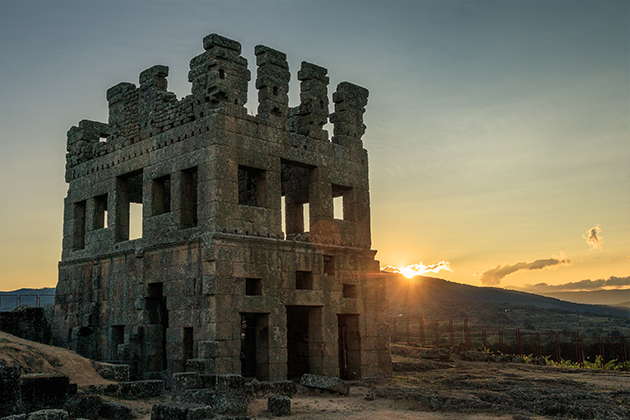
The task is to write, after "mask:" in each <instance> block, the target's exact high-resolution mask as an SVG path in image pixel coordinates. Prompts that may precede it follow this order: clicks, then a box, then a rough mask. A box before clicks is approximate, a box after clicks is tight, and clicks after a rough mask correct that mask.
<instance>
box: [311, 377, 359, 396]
mask: <svg viewBox="0 0 630 420" xmlns="http://www.w3.org/2000/svg"><path fill="white" fill-rule="evenodd" d="M300 385H304V386H306V387H309V388H318V389H325V390H327V391H332V392H336V393H338V394H341V395H348V394H349V393H350V385H349V384H348V383H347V382H346V381H344V380H342V379H339V378H334V377H330V376H321V375H314V374H312V373H305V374H304V375H302V378H301V379H300Z"/></svg>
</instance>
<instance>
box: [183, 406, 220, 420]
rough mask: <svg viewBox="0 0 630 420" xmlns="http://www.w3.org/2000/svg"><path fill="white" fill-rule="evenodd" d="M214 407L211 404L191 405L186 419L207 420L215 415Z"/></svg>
mask: <svg viewBox="0 0 630 420" xmlns="http://www.w3.org/2000/svg"><path fill="white" fill-rule="evenodd" d="M213 410H214V409H213V408H212V406H210V405H205V406H201V407H196V406H195V407H190V408H189V409H188V414H187V416H186V420H205V419H211V418H213V417H214V413H213Z"/></svg>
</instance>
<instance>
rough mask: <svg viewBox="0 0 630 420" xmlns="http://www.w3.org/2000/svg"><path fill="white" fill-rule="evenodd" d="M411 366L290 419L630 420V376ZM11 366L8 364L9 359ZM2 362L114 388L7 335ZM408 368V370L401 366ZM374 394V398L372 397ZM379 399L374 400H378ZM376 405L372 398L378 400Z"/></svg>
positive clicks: (63, 356) (143, 412) (303, 408)
mask: <svg viewBox="0 0 630 420" xmlns="http://www.w3.org/2000/svg"><path fill="white" fill-rule="evenodd" d="M393 359H394V362H395V363H401V362H406V364H405V365H404V366H405V367H406V370H405V371H404V372H395V373H394V376H393V377H392V378H390V379H387V380H375V381H360V382H356V383H353V386H352V390H351V393H350V395H349V396H347V397H342V396H338V395H333V394H328V393H325V392H313V391H305V390H304V389H303V392H300V393H298V395H296V396H295V397H294V398H293V399H292V414H291V415H290V416H285V417H284V418H287V419H291V418H294V419H330V420H337V419H339V420H341V419H344V420H354V419H377V420H378V419H387V420H391V419H393V418H396V419H400V420H406V419H426V420H447V419H448V420H455V419H470V420H488V419H493V420H525V419H532V420H534V419H552V418H578V419H594V418H597V419H606V420H608V419H611V420H615V419H630V373H629V372H610V371H598V370H586V369H569V368H556V367H549V366H532V365H523V364H512V363H509V364H508V363H505V364H503V363H501V364H499V363H485V362H465V361H461V360H457V359H456V358H455V359H453V360H451V361H448V362H436V361H432V360H422V359H418V358H415V357H409V356H396V355H394V356H393ZM2 361H4V362H2ZM0 363H3V364H5V363H6V364H11V365H15V364H18V365H20V366H22V368H23V369H22V370H23V371H24V372H25V373H26V372H45V373H62V374H66V375H68V376H69V377H70V380H71V381H72V382H76V383H78V384H79V385H80V386H83V385H87V384H94V383H107V382H108V381H105V380H104V379H102V378H100V377H99V376H98V374H97V373H96V372H95V371H94V368H93V367H92V365H91V364H90V361H89V360H87V359H84V358H82V357H80V356H78V355H77V354H75V353H73V352H71V351H68V350H65V349H60V348H56V347H51V346H45V345H43V344H38V343H33V342H30V341H27V340H22V339H20V338H17V337H14V336H11V335H9V334H5V333H2V332H0ZM398 366H401V365H398ZM366 397H368V399H366ZM372 398H373V400H371V399H372ZM106 399H111V400H116V401H119V402H124V403H126V404H129V405H130V406H131V407H132V408H133V410H134V414H135V417H136V418H137V419H141V420H149V419H150V417H151V408H152V406H153V404H154V403H157V402H168V401H170V399H171V396H170V394H168V393H167V394H165V395H164V396H163V397H161V398H152V399H147V400H120V399H112V398H106ZM370 400H371V401H370ZM266 410H267V402H266V399H256V400H253V401H252V402H251V403H250V405H249V416H250V417H251V418H253V419H267V418H271V416H270V415H269V413H268V412H267V411H266Z"/></svg>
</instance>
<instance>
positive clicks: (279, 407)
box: [267, 395, 291, 416]
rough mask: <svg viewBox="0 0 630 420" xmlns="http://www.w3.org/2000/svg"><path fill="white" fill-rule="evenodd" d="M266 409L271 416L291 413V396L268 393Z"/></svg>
mask: <svg viewBox="0 0 630 420" xmlns="http://www.w3.org/2000/svg"><path fill="white" fill-rule="evenodd" d="M267 411H269V414H271V415H272V416H284V415H289V414H291V398H289V397H286V396H284V395H270V396H269V397H267Z"/></svg>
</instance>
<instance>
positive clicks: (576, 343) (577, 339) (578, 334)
mask: <svg viewBox="0 0 630 420" xmlns="http://www.w3.org/2000/svg"><path fill="white" fill-rule="evenodd" d="M579 341H580V333H579V332H578V331H576V332H575V362H576V363H580V360H579V359H580V349H579V347H578V342H579Z"/></svg>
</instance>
